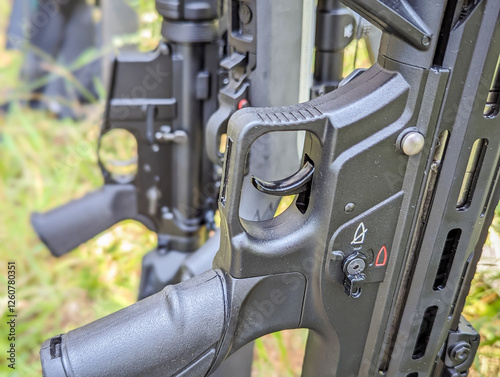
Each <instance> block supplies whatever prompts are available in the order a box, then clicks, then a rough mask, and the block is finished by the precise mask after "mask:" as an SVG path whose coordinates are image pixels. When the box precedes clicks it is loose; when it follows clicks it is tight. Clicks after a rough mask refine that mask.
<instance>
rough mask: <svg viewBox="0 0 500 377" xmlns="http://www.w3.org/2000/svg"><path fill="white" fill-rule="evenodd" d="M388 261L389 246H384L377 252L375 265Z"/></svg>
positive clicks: (383, 264) (381, 264)
mask: <svg viewBox="0 0 500 377" xmlns="http://www.w3.org/2000/svg"><path fill="white" fill-rule="evenodd" d="M386 262H387V248H386V247H385V245H384V246H382V247H381V248H380V250H379V252H378V254H377V259H376V260H375V266H379V267H381V266H385V263H386Z"/></svg>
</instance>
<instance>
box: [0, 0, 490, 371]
mask: <svg viewBox="0 0 500 377" xmlns="http://www.w3.org/2000/svg"><path fill="white" fill-rule="evenodd" d="M55 1H57V0H40V1H38V0H3V1H1V2H0V175H1V178H2V179H1V181H0V203H1V204H0V260H1V262H2V269H3V270H4V271H6V262H7V261H16V264H17V281H16V284H17V288H18V291H17V300H16V309H17V312H18V322H17V335H18V336H17V360H16V367H17V368H16V371H14V372H12V371H10V370H8V369H7V368H4V360H3V356H2V361H1V362H0V366H1V370H0V376H37V375H38V376H41V366H40V363H39V358H38V351H39V348H40V346H41V344H42V342H43V341H44V340H45V339H46V338H48V337H50V336H53V335H56V334H59V333H63V332H67V331H69V330H71V329H73V328H75V327H78V326H81V325H82V324H85V323H88V322H91V321H93V320H95V319H97V318H100V317H103V316H105V315H107V314H109V313H111V312H114V311H116V310H119V309H121V308H123V307H125V306H128V305H130V304H132V303H133V302H135V300H136V297H137V290H138V286H139V279H140V266H141V258H142V256H143V254H145V253H146V252H147V251H149V250H150V249H152V248H153V247H155V245H156V239H155V238H156V235H155V234H154V233H152V232H149V231H148V230H147V229H146V228H145V227H144V226H142V225H141V224H139V223H137V222H133V221H125V222H122V223H120V224H118V225H116V226H114V227H113V228H111V229H110V230H109V231H107V232H105V233H102V234H100V235H99V236H98V237H95V238H94V239H93V240H91V241H89V242H87V243H86V244H84V245H82V246H80V247H79V248H77V249H76V250H75V251H73V252H72V253H70V254H67V255H66V256H64V257H63V258H61V259H55V258H54V257H52V256H51V255H50V253H49V251H48V250H47V249H46V248H45V246H44V245H43V244H42V242H41V241H39V240H38V238H37V236H36V235H35V233H34V231H33V230H32V228H31V226H30V223H29V217H30V213H31V212H32V211H46V210H48V209H51V208H54V207H56V206H58V205H61V204H64V203H66V202H67V201H69V200H70V199H74V198H77V197H80V196H82V195H83V194H85V193H87V192H89V191H91V190H92V189H95V188H97V187H99V186H100V185H102V183H103V182H102V177H101V173H100V170H99V168H98V166H97V158H96V157H97V156H96V149H97V137H98V134H99V127H100V121H101V118H102V114H103V110H104V101H105V98H106V89H105V88H106V84H105V82H106V80H107V73H106V69H103V67H106V62H107V61H109V56H110V55H111V54H113V53H114V52H116V51H117V50H118V49H122V50H123V49H138V50H141V51H147V50H150V49H153V48H154V47H155V46H156V44H157V42H158V40H159V39H160V34H159V32H160V19H159V18H158V16H157V13H156V12H155V10H154V1H152V0H102V1H101V2H100V3H99V2H96V1H95V0H92V1H87V0H78V1H77V0H71V1H69V2H68V1H67V0H60V3H61V4H70V3H72V5H71V6H70V7H69V8H68V11H67V14H63V15H61V14H60V13H59V12H54V11H53V8H51V4H52V3H54V2H55ZM125 3H126V4H125ZM118 9H120V11H117V10H118ZM106 12H108V13H106ZM103 20H110V21H108V22H102V21H103ZM47 25H49V26H50V28H52V31H51V33H52V34H51V35H52V37H48V36H47V34H44V33H45V32H46V29H47ZM54 36H55V37H54ZM348 54H349V56H348V57H347V58H346V61H345V72H346V73H349V72H350V71H352V69H353V68H354V67H363V66H368V65H369V61H368V58H367V54H366V51H363V46H361V45H354V44H353V45H351V46H349V47H348ZM354 55H357V59H356V60H354ZM133 147H134V144H133V143H132V144H129V143H126V142H124V143H121V144H120V143H119V144H118V146H116V145H114V147H113V150H112V151H110V152H109V153H113V154H115V155H117V156H119V157H125V156H129V155H130V154H131V153H132V154H133V153H134V151H133V150H132V151H131V149H133ZM105 152H106V150H105ZM497 213H498V215H497V217H495V219H494V221H493V225H492V227H491V228H490V234H489V239H488V242H487V244H486V245H485V246H484V252H483V258H482V260H481V262H480V265H479V267H478V271H477V273H476V277H475V279H474V282H473V286H472V289H471V292H470V295H469V298H468V301H467V306H466V308H465V310H464V315H465V316H466V317H467V319H468V320H469V321H470V322H472V324H473V325H474V327H475V328H476V329H477V330H478V331H479V332H480V334H481V346H480V348H479V351H478V354H477V356H476V360H475V362H474V367H473V370H472V371H471V373H470V376H473V377H477V376H483V377H498V376H500V266H499V260H500V207H499V208H498V209H497ZM6 275H7V274H6V273H2V274H0V281H1V286H2V287H6V285H7V282H6ZM2 292H6V291H5V289H2ZM4 295H5V296H4ZM0 298H1V302H0V314H1V315H2V319H1V323H2V331H1V334H4V332H3V328H4V326H5V323H6V321H7V317H6V308H7V297H6V293H0ZM306 336H307V332H306V331H304V330H294V331H285V332H281V333H275V334H271V335H268V336H266V337H264V338H261V339H259V340H257V342H256V347H255V354H254V359H255V362H254V366H253V373H252V375H253V376H255V377H257V376H260V377H274V376H276V377H290V376H299V375H300V370H301V365H302V355H303V349H304V344H305V339H306ZM7 345H8V342H7V339H6V337H5V336H3V335H1V336H0V350H7V349H8V347H7ZM2 353H3V352H2Z"/></svg>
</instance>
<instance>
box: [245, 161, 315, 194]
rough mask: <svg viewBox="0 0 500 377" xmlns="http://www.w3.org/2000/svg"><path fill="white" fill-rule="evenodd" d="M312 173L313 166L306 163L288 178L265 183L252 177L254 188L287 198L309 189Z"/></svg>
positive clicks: (308, 162)
mask: <svg viewBox="0 0 500 377" xmlns="http://www.w3.org/2000/svg"><path fill="white" fill-rule="evenodd" d="M313 173H314V165H313V164H312V163H311V162H310V161H306V162H305V163H304V165H303V166H302V168H300V170H299V171H298V172H296V173H295V174H293V175H291V176H290V177H288V178H284V179H280V180H278V181H272V182H267V181H263V180H262V179H259V178H257V177H255V176H252V184H253V185H254V187H255V188H256V189H257V190H259V191H261V192H263V193H265V194H268V195H275V196H287V195H295V194H300V193H301V192H304V191H306V190H307V189H308V188H309V183H310V182H311V180H312V176H313Z"/></svg>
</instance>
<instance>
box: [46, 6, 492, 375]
mask: <svg viewBox="0 0 500 377" xmlns="http://www.w3.org/2000/svg"><path fill="white" fill-rule="evenodd" d="M247 3H248V4H247ZM346 3H348V4H351V5H354V6H355V7H356V9H357V10H358V11H359V12H360V13H361V14H363V15H365V16H366V17H368V18H369V19H372V20H374V21H376V22H378V23H379V24H380V25H382V26H384V27H385V29H386V34H385V35H384V37H383V39H382V46H381V53H380V54H379V58H378V62H377V63H376V64H374V65H373V66H372V67H371V68H370V69H368V70H366V71H365V72H363V73H361V74H360V75H359V76H357V77H356V78H355V79H352V80H348V81H347V82H346V84H345V85H343V86H341V87H339V88H338V89H337V90H334V91H332V92H330V93H328V94H325V95H324V96H321V97H318V98H316V99H314V100H312V101H309V102H305V103H301V104H296V105H293V106H281V107H261V108H257V107H246V108H242V109H241V110H239V111H236V112H235V110H236V108H235V105H236V104H237V102H236V99H237V98H238V96H240V95H243V93H245V96H246V95H247V94H248V95H249V99H248V100H249V102H250V103H252V102H253V101H256V102H258V100H259V97H258V95H257V93H259V92H258V91H257V88H262V87H259V86H258V84H257V83H258V82H259V81H258V79H255V81H252V83H251V84H250V83H248V82H247V77H251V76H252V75H255V74H256V73H257V72H258V70H259V61H260V60H259V59H262V57H263V55H262V54H261V53H260V50H259V45H260V43H261V41H262V38H260V37H256V35H254V34H252V33H254V32H255V31H256V30H257V35H258V32H259V30H262V29H260V24H259V22H260V21H259V20H262V17H265V16H263V14H262V13H260V12H259V10H262V9H269V8H266V6H269V5H268V4H267V5H262V8H261V7H260V6H259V4H266V3H262V2H254V1H248V2H245V5H248V9H246V10H245V11H242V12H240V11H239V9H240V8H239V5H240V4H238V3H236V2H233V1H231V2H230V4H229V5H231V6H233V8H232V9H233V12H230V13H231V16H228V18H229V19H230V20H232V22H231V23H230V24H229V25H230V27H233V25H240V26H241V23H245V21H246V22H247V23H245V25H247V26H245V27H242V29H238V28H236V27H234V29H231V32H232V33H233V34H234V35H233V36H232V37H230V40H231V38H232V39H233V42H231V43H234V47H232V48H233V51H230V53H234V52H237V53H240V54H245V55H246V56H247V59H246V60H245V59H241V60H240V59H234V61H238V64H234V65H232V68H231V72H230V73H229V78H230V82H229V84H228V86H227V87H226V88H224V89H223V90H225V95H226V100H227V102H226V104H225V105H221V109H222V108H223V110H221V111H219V112H215V113H214V115H213V116H212V117H211V121H209V126H208V127H207V134H208V135H210V136H209V137H210V140H212V141H211V142H210V143H207V144H206V145H207V146H210V145H211V147H214V145H216V143H215V142H214V141H215V140H216V139H215V137H213V136H215V135H218V134H221V133H222V131H221V130H222V129H223V132H224V133H227V148H226V153H225V156H224V164H223V168H222V177H221V188H220V196H219V197H218V209H219V212H220V216H221V230H220V246H219V251H218V253H217V255H216V256H215V259H214V263H213V270H210V271H208V272H206V273H204V274H202V275H200V276H198V277H194V278H192V279H189V280H186V281H184V282H182V283H180V284H178V285H175V286H172V287H167V288H165V290H164V291H162V292H160V293H157V294H156V295H153V296H151V297H150V298H149V299H146V300H143V301H141V302H139V303H137V304H135V305H134V306H132V307H131V308H128V309H125V310H124V311H121V312H118V313H114V314H112V315H110V316H108V317H106V318H104V319H101V320H99V321H96V322H94V323H92V324H89V325H87V326H85V327H83V328H80V329H76V330H73V331H70V332H69V333H67V334H65V335H62V336H58V337H56V338H55V340H54V341H52V342H51V341H50V340H48V341H47V342H46V343H45V345H44V347H43V348H42V351H41V358H42V363H43V364H44V370H45V373H46V375H47V377H54V376H71V373H70V372H68V371H69V370H72V371H73V372H74V374H75V375H84V374H85V373H87V371H88V370H89V369H88V368H89V367H90V366H91V367H92V373H91V375H95V376H101V375H102V376H104V375H113V373H118V370H119V369H118V367H117V366H116V364H114V362H115V360H116V361H119V362H120V365H121V366H122V368H123V369H122V370H123V372H121V370H120V373H122V374H123V373H125V374H123V375H130V376H132V375H142V374H146V373H147V374H151V375H162V376H163V375H166V376H182V375H185V376H187V375H189V376H207V375H210V373H211V372H213V371H215V370H216V369H217V367H218V366H219V365H221V363H222V362H223V361H224V360H225V359H226V358H227V357H228V356H230V355H232V354H233V353H234V352H236V351H237V350H238V349H240V348H241V347H243V346H245V345H246V344H248V343H249V342H251V341H252V340H254V339H256V338H258V337H260V336H262V335H265V334H268V333H271V332H274V331H279V330H283V329H293V328H307V329H309V330H310V331H309V337H308V341H307V346H306V352H305V358H304V364H303V370H302V375H303V376H304V377H333V376H341V377H343V376H359V377H369V376H370V377H375V376H380V375H385V376H390V377H409V376H411V377H415V376H418V377H431V376H433V377H445V376H456V375H457V374H458V375H460V374H462V375H463V374H464V373H466V371H467V369H468V368H469V366H470V363H471V362H472V358H473V356H474V352H475V350H476V349H477V342H478V340H479V339H478V336H477V332H475V331H474V330H472V329H470V327H469V326H467V324H466V322H465V321H464V320H461V319H460V314H461V310H462V307H463V303H464V300H465V297H466V295H467V291H468V288H469V285H470V281H471V279H472V276H473V273H474V269H475V265H476V264H477V260H478V258H479V255H480V253H481V247H482V245H483V243H484V241H485V238H486V234H487V229H488V226H489V224H490V223H491V220H492V216H493V213H494V208H495V206H496V204H497V202H498V198H499V195H500V185H499V184H498V174H499V166H500V163H499V161H500V127H499V124H498V122H499V120H498V118H496V117H492V116H485V115H484V105H485V103H486V101H487V98H488V96H489V93H490V87H491V82H492V80H493V78H494V75H495V71H496V66H497V62H498V55H499V52H500V24H499V22H498V17H499V14H500V3H498V2H494V1H484V0H483V1H481V2H478V3H477V5H476V6H475V7H474V9H472V10H471V11H470V12H467V13H465V14H464V16H463V17H462V19H461V20H460V23H459V24H457V26H456V27H455V28H452V29H451V30H450V31H449V38H448V43H447V47H446V52H445V54H444V58H443V65H442V66H441V67H436V66H434V65H433V59H434V56H435V54H436V48H437V47H436V46H437V41H436V36H437V35H439V33H440V32H441V31H442V30H443V29H442V28H445V30H446V25H445V24H443V17H444V13H445V6H446V4H445V2H444V1H440V0H438V1H435V2H419V3H417V2H412V3H411V5H410V3H408V2H406V1H401V2H397V3H396V2H390V1H385V0H381V1H375V0H374V1H363V2H361V1H357V0H356V1H354V0H352V1H346ZM248 11H250V12H251V14H252V15H256V16H255V17H249V14H248V13H246V12H248ZM235 20H236V21H235ZM252 20H253V21H252ZM252 22H255V24H252ZM391 33H392V34H391ZM249 35H250V36H251V37H249V38H248V39H245V36H249ZM393 36H395V37H396V38H393ZM420 37H422V38H421V39H419V38H420ZM419 43H421V44H422V45H421V46H420V45H419ZM253 55H255V56H253ZM443 67H446V68H443ZM242 84H248V85H247V86H245V85H242ZM262 93H266V92H265V91H262ZM221 98H223V97H222V96H221ZM245 98H246V97H245ZM223 101H224V100H222V101H221V102H223ZM233 112H234V113H233ZM211 122H212V124H210V123H211ZM408 129H412V130H413V129H414V130H416V131H418V132H419V133H420V134H421V135H423V136H424V140H425V142H424V146H423V148H422V150H421V151H420V152H419V153H417V154H415V155H412V156H408V155H405V154H403V153H401V152H400V151H399V150H398V147H397V143H398V140H399V139H400V136H401V134H402V133H405V132H407V131H408ZM298 131H301V132H303V133H304V134H305V139H304V147H303V151H302V164H306V163H307V162H308V161H310V163H311V164H313V165H314V172H313V173H312V178H311V180H310V182H308V183H307V186H308V189H307V190H306V191H303V192H302V193H301V194H300V195H298V197H297V198H296V199H295V205H291V206H289V207H288V208H287V209H286V210H285V211H284V212H283V213H282V214H281V215H280V216H277V217H272V218H271V217H270V218H266V219H259V218H257V219H249V218H245V217H244V216H243V215H242V213H241V203H242V201H244V200H245V196H244V195H245V192H244V185H245V184H246V183H248V181H249V179H248V178H249V177H248V172H249V171H251V169H252V167H251V164H249V156H251V155H252V154H253V145H254V143H255V142H256V141H258V140H262V139H261V138H262V137H266V135H268V134H269V135H273V134H279V133H281V132H288V133H289V132H292V133H293V132H298ZM478 139H479V140H487V144H484V145H485V146H484V148H485V151H484V154H482V157H481V168H480V170H474V171H475V173H474V174H475V176H474V179H473V181H474V187H475V189H474V190H473V193H472V195H470V197H469V196H468V199H467V200H468V201H469V204H468V206H467V207H466V208H462V207H461V208H458V209H457V201H458V199H459V197H460V196H461V186H462V181H463V179H462V178H463V177H464V175H465V174H467V165H468V162H469V159H470V147H471V146H472V145H473V143H474V142H475V141H476V140H478ZM214 154H215V153H214ZM213 157H216V158H215V161H213V162H214V163H217V160H219V159H220V157H221V156H213ZM476 172H477V173H476ZM263 179H268V178H267V177H263ZM269 180H271V179H269ZM253 190H254V192H258V191H257V190H255V189H253ZM306 193H307V195H304V194H306ZM454 229H459V230H460V239H459V240H458V241H457V237H456V236H455V237H453V244H452V245H451V247H450V241H449V235H450V231H451V230H454ZM457 232H458V231H457ZM447 242H448V245H446V244H447ZM443 250H445V252H444V253H443ZM451 254H453V258H451ZM443 274H444V275H443ZM443 276H444V277H445V279H443ZM436 282H437V284H436ZM436 288H438V289H436ZM346 293H347V294H346ZM162 307H163V310H162V309H161V308H162ZM149 312H151V313H150V314H148V313H149ZM207 312H209V313H210V315H207ZM130 313H136V315H137V318H133V316H132V315H131V314H130ZM158 322H160V323H158ZM103 329H106V335H100V336H98V335H97V334H98V333H99V334H103ZM165 329H168V330H169V331H171V335H172V336H173V338H168V336H167V335H165V333H164V331H165ZM193 329H196V330H200V331H201V334H200V335H199V338H198V337H197V336H196V335H195V334H194V332H193ZM139 330H141V331H139ZM127 331H128V332H129V333H127ZM125 333H127V334H128V337H127V342H126V344H125V342H124V341H123V338H122V337H123V334H125ZM145 334H146V335H145ZM144 336H146V338H148V341H145V338H144ZM92 337H95V338H96V339H94V340H91V339H92ZM172 339H175V340H176V342H175V344H174V341H173V340H172ZM51 344H52V345H53V352H52V353H51ZM115 344H116V347H115V346H114V345H115ZM137 344H141V346H143V347H144V349H140V350H139V351H137V349H136V348H135V347H136V346H135V345H137ZM103 345H107V346H108V345H113V347H109V346H108V347H105V346H103ZM59 346H60V350H61V351H60V352H59V351H58V349H59ZM90 349H92V350H95V351H97V352H91V351H89V350H90ZM158 350H161V357H159V356H158V355H159V353H160V352H159V351H158ZM137 352H139V353H137ZM59 355H61V356H60V357H59ZM134 355H139V357H138V358H136V359H135V360H133V362H132V361H131V360H132V359H134ZM180 355H182V357H180ZM127 356H128V359H127V358H126V357H127ZM132 363H133V365H132ZM113 368H115V369H113ZM127 373H128V374H127Z"/></svg>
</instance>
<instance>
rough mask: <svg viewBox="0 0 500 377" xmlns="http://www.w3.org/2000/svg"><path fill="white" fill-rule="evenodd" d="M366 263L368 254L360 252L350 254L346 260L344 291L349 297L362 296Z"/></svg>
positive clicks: (344, 264)
mask: <svg viewBox="0 0 500 377" xmlns="http://www.w3.org/2000/svg"><path fill="white" fill-rule="evenodd" d="M366 265H367V262H366V256H365V255H364V254H362V253H359V252H355V253H353V254H351V255H349V256H348V257H347V258H346V259H345V260H344V263H343V266H342V269H343V270H344V273H345V278H344V292H345V294H346V295H348V296H349V297H352V298H358V297H359V296H361V285H362V284H363V282H364V280H365V277H366V276H365V274H363V271H364V270H365V268H366Z"/></svg>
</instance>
